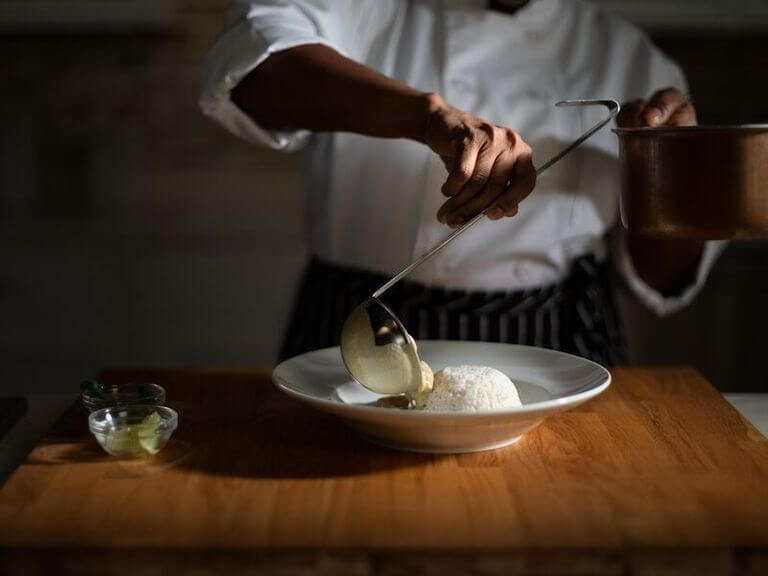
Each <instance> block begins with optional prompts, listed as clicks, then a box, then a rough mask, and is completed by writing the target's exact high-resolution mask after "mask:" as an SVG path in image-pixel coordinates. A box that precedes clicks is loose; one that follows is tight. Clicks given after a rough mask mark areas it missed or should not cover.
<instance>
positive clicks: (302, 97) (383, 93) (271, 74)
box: [232, 44, 440, 142]
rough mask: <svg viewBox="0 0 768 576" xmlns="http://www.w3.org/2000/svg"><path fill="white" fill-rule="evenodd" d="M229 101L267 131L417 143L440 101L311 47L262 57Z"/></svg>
mask: <svg viewBox="0 0 768 576" xmlns="http://www.w3.org/2000/svg"><path fill="white" fill-rule="evenodd" d="M232 100H233V102H234V103H235V104H236V105H237V106H238V107H239V108H240V109H241V110H243V111H244V112H245V113H246V114H248V115H249V116H251V117H252V118H253V119H254V121H256V122H257V123H258V124H259V125H261V126H263V127H265V128H268V129H273V130H298V129H304V130H312V131H318V132H326V131H341V132H356V133H359V134H365V135H368V136H376V137H380V138H410V139H413V140H417V141H420V142H422V141H424V134H425V130H426V127H427V122H428V119H429V116H430V114H431V112H432V111H433V110H434V109H435V107H436V106H437V105H438V101H439V100H440V98H439V96H436V95H430V94H426V93H423V92H419V91H417V90H414V89H412V88H410V87H408V86H405V85H404V84H401V83H399V82H397V81H395V80H393V79H391V78H388V77H386V76H383V75H382V74H379V73H378V72H376V71H375V70H372V69H371V68H368V67H366V66H363V65H361V64H359V63H357V62H355V61H353V60H350V59H349V58H345V57H344V56H342V55H341V54H339V53H338V52H336V51H335V50H333V49H331V48H328V47H327V46H323V45H320V44H312V45H306V46H298V47H296V48H292V49H289V50H285V51H282V52H278V53H276V54H273V55H272V56H270V57H269V58H267V60H265V61H264V62H263V63H262V64H261V65H259V66H257V67H256V68H255V69H254V70H252V71H251V72H250V73H249V74H248V75H247V76H246V77H245V78H243V80H242V81H241V82H240V83H239V84H238V85H237V87H235V89H234V90H233V91H232Z"/></svg>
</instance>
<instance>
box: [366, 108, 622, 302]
mask: <svg viewBox="0 0 768 576" xmlns="http://www.w3.org/2000/svg"><path fill="white" fill-rule="evenodd" d="M555 106H605V107H606V108H607V109H608V116H606V117H605V118H604V119H603V120H601V121H600V122H598V123H597V124H595V125H594V126H592V127H591V128H590V129H589V130H587V131H586V132H584V134H582V135H581V136H579V137H578V138H577V139H576V140H574V141H573V142H571V143H570V144H569V145H568V146H566V147H565V148H563V149H562V150H560V152H558V153H557V154H555V155H554V156H553V157H552V158H550V159H549V160H547V161H546V162H544V164H542V165H541V166H539V167H538V168H537V169H536V176H539V175H540V174H542V173H543V172H544V171H545V170H547V169H548V168H550V167H551V166H552V165H553V164H555V163H557V162H558V161H560V160H561V159H562V158H563V156H565V155H567V154H569V153H570V152H571V151H572V150H574V149H575V148H578V147H579V145H580V144H581V143H582V142H584V141H585V140H587V139H588V138H589V137H590V136H592V135H593V134H594V133H595V132H597V131H598V130H600V128H602V127H603V126H605V125H606V124H608V122H610V121H611V120H613V118H615V117H616V115H617V114H618V113H619V110H620V109H621V106H620V105H619V103H618V102H616V100H562V101H560V102H558V103H556V104H555ZM484 217H485V211H483V212H480V214H478V215H477V216H475V217H474V218H472V220H469V221H467V222H465V223H464V224H462V225H461V226H460V227H458V228H456V230H454V231H453V232H451V234H449V235H448V236H447V237H446V238H445V240H442V241H441V242H440V243H439V244H437V245H435V246H433V247H432V248H430V249H429V250H427V251H426V252H424V254H422V255H421V256H419V257H418V258H416V260H414V261H413V262H411V263H410V264H408V266H406V267H405V268H403V269H402V270H400V272H398V273H397V274H395V275H394V276H393V277H392V278H390V279H389V280H388V281H387V282H386V283H385V284H383V285H382V286H381V287H380V288H379V289H378V290H376V291H375V292H374V293H373V294H372V295H371V296H373V297H374V298H379V297H380V296H381V295H382V294H384V292H386V291H387V290H389V289H390V288H392V286H394V285H395V284H397V282H399V281H400V280H402V279H403V278H405V277H406V276H407V275H408V274H410V273H411V272H412V271H413V270H414V269H415V268H418V267H419V266H421V265H422V264H423V263H424V262H426V261H427V260H429V259H430V258H432V256H434V255H435V254H437V253H438V252H440V250H442V249H443V248H445V247H446V246H448V244H450V243H451V242H452V241H453V240H455V239H456V238H458V237H459V236H460V235H461V234H462V233H464V232H465V231H467V230H469V229H470V228H472V226H474V225H475V224H477V223H478V222H480V220H482V219H483V218H484Z"/></svg>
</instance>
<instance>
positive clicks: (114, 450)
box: [88, 404, 179, 458]
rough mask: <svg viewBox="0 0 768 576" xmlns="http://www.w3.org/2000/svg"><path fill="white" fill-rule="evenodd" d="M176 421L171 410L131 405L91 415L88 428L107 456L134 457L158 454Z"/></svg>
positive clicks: (176, 418)
mask: <svg viewBox="0 0 768 576" xmlns="http://www.w3.org/2000/svg"><path fill="white" fill-rule="evenodd" d="M178 422H179V415H178V414H177V413H176V411H175V410H173V409H172V408H168V407H167V406H152V405H142V404H133V405H127V406H113V407H110V408H102V409H101V410H96V411H94V412H91V414H90V416H89V417H88V428H89V429H90V431H91V434H93V435H94V436H95V437H96V441H97V442H98V443H99V445H100V446H101V447H102V448H104V450H105V451H106V452H107V453H109V454H111V455H112V456H117V457H118V458H135V457H138V456H144V455H154V454H157V453H158V452H160V450H162V449H163V448H164V447H165V445H166V444H167V443H168V440H170V438H171V435H172V434H173V431H174V430H176V427H177V426H178Z"/></svg>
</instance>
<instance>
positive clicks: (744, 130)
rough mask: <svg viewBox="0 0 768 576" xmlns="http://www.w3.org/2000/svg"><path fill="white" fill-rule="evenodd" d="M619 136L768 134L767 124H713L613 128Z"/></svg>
mask: <svg viewBox="0 0 768 576" xmlns="http://www.w3.org/2000/svg"><path fill="white" fill-rule="evenodd" d="M612 132H614V133H615V134H618V135H619V136H632V135H636V136H641V135H642V136H677V135H683V134H686V135H687V134H704V133H710V132H715V133H722V132H730V133H732V134H751V133H755V132H758V133H759V132H768V124H733V125H726V124H714V125H711V126H707V125H704V126H657V127H651V126H642V127H636V128H613V129H612Z"/></svg>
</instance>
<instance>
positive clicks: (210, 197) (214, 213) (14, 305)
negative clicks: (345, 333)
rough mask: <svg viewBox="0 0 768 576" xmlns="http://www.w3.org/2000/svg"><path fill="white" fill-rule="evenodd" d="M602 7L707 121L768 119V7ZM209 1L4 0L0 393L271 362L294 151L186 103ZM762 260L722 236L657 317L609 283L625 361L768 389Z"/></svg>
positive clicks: (193, 98)
mask: <svg viewBox="0 0 768 576" xmlns="http://www.w3.org/2000/svg"><path fill="white" fill-rule="evenodd" d="M602 3H603V4H605V5H606V6H607V8H609V9H612V10H617V11H619V12H620V13H622V14H624V15H627V16H629V17H631V18H633V19H634V20H635V21H636V22H638V23H639V24H640V25H643V26H644V27H646V28H647V29H648V30H649V31H650V33H651V34H652V35H653V36H654V38H655V39H656V41H657V43H658V44H659V46H661V47H662V48H663V49H664V50H665V51H666V52H667V53H668V54H669V55H671V56H672V57H673V58H674V59H676V60H677V61H678V62H679V63H680V64H681V65H682V66H683V68H684V69H685V71H686V73H687V74H688V79H689V83H690V86H691V92H692V97H693V99H694V101H695V103H696V106H697V109H698V112H699V117H700V120H701V121H702V122H703V123H738V122H768V80H766V77H767V76H768V75H767V74H766V71H768V49H766V46H768V8H763V7H764V6H765V4H768V3H760V2H754V1H749V0H747V1H744V2H729V3H724V2H723V3H718V2H699V3H696V2H685V1H684V0H680V1H678V2H645V3H643V2H631V1H626V2H621V1H618V0H617V1H607V2H602ZM225 5H226V2H224V1H222V0H179V1H176V2H172V1H163V0H157V1H152V2H150V1H147V0H145V1H140V0H136V1H131V0H110V1H106V0H90V1H89V0H62V1H61V2H52V1H44V0H40V1H37V0H30V1H27V2H21V1H12V0H0V71H1V72H0V73H1V74H2V82H0V95H1V96H2V106H0V126H2V130H1V131H0V329H1V330H0V393H3V394H5V393H11V392H14V393H19V392H42V391H54V390H56V391H64V390H67V389H71V390H75V389H76V388H77V386H78V384H79V381H80V380H81V379H83V378H86V377H90V376H92V375H94V374H95V373H96V372H97V371H98V370H99V369H100V368H102V367H104V366H170V365H173V366H176V365H199V364H225V363H226V364H240V365H243V364H259V363H271V362H273V361H274V358H275V356H276V353H277V347H278V344H279V342H280V339H281V338H282V333H283V329H284V323H285V319H286V317H287V314H288V310H289V306H290V300H291V296H292V291H293V287H294V284H295V282H296V279H297V277H298V274H299V272H300V270H301V266H302V263H303V261H304V257H305V254H304V251H303V248H302V240H301V234H302V227H301V210H302V197H301V196H302V195H301V187H300V181H299V177H298V175H297V171H296V167H297V164H298V157H296V156H291V155H280V154H276V153H271V152H268V151H264V150H261V149H257V148H254V147H252V146H249V145H246V144H244V143H241V142H239V141H237V140H236V139H235V138H234V137H231V136H229V135H228V134H227V133H225V132H224V131H223V130H222V129H220V128H219V127H217V126H215V125H213V124H212V123H211V122H210V121H208V120H206V119H205V118H203V117H202V115H201V114H200V113H199V111H198V107H197V94H198V78H199V64H200V61H201V59H202V56H203V55H204V54H205V52H206V50H207V49H208V47H210V45H211V43H212V42H213V39H214V38H215V36H216V34H217V33H218V31H219V29H220V26H221V19H222V14H223V9H224V7H225ZM692 15H693V16H695V17H692ZM767 185H768V184H767ZM276 215H279V216H276ZM767 262H768V242H766V241H751V242H734V243H732V244H731V245H730V246H729V248H728V249H727V251H726V252H725V253H724V255H723V256H722V258H721V259H720V261H719V262H718V263H717V265H716V266H715V268H714V270H713V272H712V274H711V277H710V280H709V282H708V284H707V286H706V288H705V290H704V291H703V293H702V294H701V295H700V297H699V298H698V300H697V301H696V303H695V304H694V305H693V306H692V307H690V308H689V309H687V310H685V311H683V312H681V313H679V314H676V315H674V316H673V317H671V318H668V319H664V320H659V319H656V318H653V317H652V315H650V314H649V313H647V312H645V311H644V310H642V309H641V308H640V307H639V306H638V305H637V304H636V303H634V302H633V301H632V300H631V299H630V298H628V297H627V295H626V294H623V293H622V294H620V296H621V302H622V308H623V311H624V314H625V317H626V320H627V325H628V328H629V334H628V336H629V339H630V343H631V348H632V351H631V353H632V358H633V360H634V361H636V362H642V363H675V364H693V365H695V366H696V367H698V368H699V369H700V370H701V371H702V372H703V373H704V374H705V375H706V376H707V377H709V378H710V379H711V380H712V381H713V382H714V383H715V384H716V385H717V386H718V387H719V388H720V389H722V390H724V391H768V377H767V376H766V375H765V371H763V370H762V369H761V360H762V358H761V355H762V354H763V353H764V350H765V346H764V344H763V338H762V334H763V332H764V323H765V321H766V320H768V264H766V263H767Z"/></svg>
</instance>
